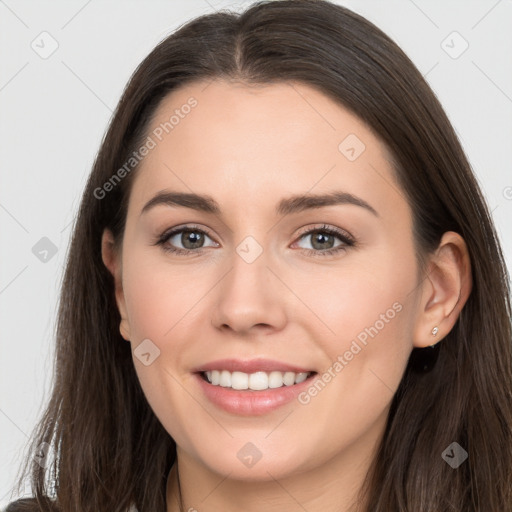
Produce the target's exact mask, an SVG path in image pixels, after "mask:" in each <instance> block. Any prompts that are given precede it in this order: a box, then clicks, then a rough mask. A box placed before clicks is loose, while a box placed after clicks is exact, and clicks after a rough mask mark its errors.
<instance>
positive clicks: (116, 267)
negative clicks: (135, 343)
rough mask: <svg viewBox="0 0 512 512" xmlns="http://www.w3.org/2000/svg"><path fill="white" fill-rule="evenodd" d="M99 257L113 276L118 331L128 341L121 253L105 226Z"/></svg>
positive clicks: (128, 328) (128, 326) (128, 333)
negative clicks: (118, 315) (119, 320)
mask: <svg viewBox="0 0 512 512" xmlns="http://www.w3.org/2000/svg"><path fill="white" fill-rule="evenodd" d="M101 258H102V260H103V263H104V265H105V266H106V267H107V269H108V270H109V271H110V273H111V274H112V276H113V277H114V286H115V296H116V303H117V308H118V310H119V314H120V315H121V323H120V324H119V332H120V333H121V336H122V337H123V338H124V339H125V340H126V341H130V323H129V321H128V315H127V311H126V303H125V299H124V292H123V282H122V261H121V254H120V251H117V250H116V247H115V245H114V236H113V235H112V232H111V231H110V230H109V229H107V228H105V230H104V231H103V235H102V237H101Z"/></svg>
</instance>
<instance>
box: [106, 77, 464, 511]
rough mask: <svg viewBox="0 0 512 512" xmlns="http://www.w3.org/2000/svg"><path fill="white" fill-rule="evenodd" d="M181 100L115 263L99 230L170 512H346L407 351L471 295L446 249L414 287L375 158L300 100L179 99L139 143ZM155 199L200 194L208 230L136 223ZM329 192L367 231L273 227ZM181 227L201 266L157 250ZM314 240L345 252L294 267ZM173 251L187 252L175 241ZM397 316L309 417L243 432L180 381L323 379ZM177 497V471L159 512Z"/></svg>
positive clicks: (357, 127) (407, 218) (300, 411)
mask: <svg viewBox="0 0 512 512" xmlns="http://www.w3.org/2000/svg"><path fill="white" fill-rule="evenodd" d="M191 96H193V97H194V98H196V100H197V102H198V105H197V106H196V107H195V108H194V109H193V110H192V111H191V112H190V114H188V115H187V116H184V118H183V119H181V120H180V122H179V124H177V125H176V126H175V128H174V129H173V130H172V131H170V132H169V134H168V135H166V136H165V137H164V138H163V139H162V141H161V142H159V143H158V144H157V146H156V147H155V148H154V149H153V150H151V151H150V153H149V154H148V155H147V156H146V158H145V159H144V161H143V163H142V166H141V167H140V168H139V169H138V170H137V175H136V176H135V181H134V183H133V188H132V191H131V195H130V200H129V205H128V213H127V222H126V228H125V234H124V239H123V243H122V247H121V250H120V251H119V252H116V251H115V249H114V246H113V239H112V235H111V233H110V232H109V230H105V232H104V235H103V240H102V256H103V261H104V263H105V265H106V266H107V268H108V269H109V270H110V272H111V273H112V274H113V276H114V278H115V283H116V299H117V305H118V308H119V311H120V314H121V319H122V320H121V324H120V332H121V334H122V336H123V337H124V339H126V340H127V341H130V343H131V344H132V349H135V348H136V347H137V346H138V345H139V344H140V343H141V341H142V340H144V339H146V338H149V339H150V340H151V341H152V342H153V343H154V344H155V345H156V346H157V347H158V348H159V350H160V356H159V357H157V358H156V359H155V360H154V362H153V363H152V364H150V365H148V366H145V365H144V364H142V363H141V361H140V360H139V359H138V358H137V357H135V356H134V358H133V360H134V365H135V368H136V371H137V375H138V377H139V380H140V384H141V386H142V389H143V390H144V393H145V395H146V397H147V399H148V401H149V403H150V405H151V407H152V409H153V410H154V412H155V414H156V415H157V417H158V418H159V420H160V421H161V423H162V424H163V426H164V427H165V429H166V430H167V431H168V432H169V434H170V435H171V436H172V437H173V439H174V440H175V441H176V443H177V447H178V464H179V474H180V482H181V490H182V495H183V500H184V510H189V509H190V508H193V509H196V510H198V511H199V512H211V511H218V510H223V511H228V512H229V511H234V510H245V511H249V512H251V511H260V510H262V509H264V510H266V511H274V510H276V511H277V510H279V511H280V512H282V511H283V510H286V511H295V510H304V509H306V510H308V511H310V512H312V511H320V510H321V511H322V512H327V511H335V510H336V511H338V512H339V511H348V510H354V508H352V509H351V508H350V506H351V504H352V503H353V502H354V500H355V497H356V492H357V490H358V489H359V488H360V486H361V484H362V481H363V478H364V476H365V473H366V471H367V470H368V467H369V464H370V463H371V461H372V459H373V458H374V455H375V450H376V447H377V446H378V442H379V441H380V439H381V436H382V433H383V431H384V427H385V422H386V418H387V414H388V411H389V406H390V403H391V400H392V398H393V394H394V393H395V391H396V389H397V388H398V385H399V383H400V380H401V378H402V375H403V373H404V370H405V367H406V364H407V359H408V357H409V354H410V352H411V350H412V349H413V347H426V346H429V345H431V344H433V343H436V342H438V341H440V340H442V338H443V337H444V336H446V334H447V333H448V332H449V331H450V330H451V329H452V327H453V325H454V323H455V322H456V320H457V317H458V315H459V312H460V310H461V309H462V307H463V305H464V303H465V302H466V299H467V297H468V295H469V293H470V289H471V282H470V263H469V257H468V252H467V248H466V245H465V243H464V240H463V239H462V238H461V237H460V236H459V235H458V234H456V233H453V232H447V233H445V234H444V236H443V238H442V240H441V243H440V245H439V248H438V250H437V251H436V252H435V253H434V254H432V255H430V256H429V260H428V261H429V264H428V271H427V273H426V275H423V276H419V275H418V267H417V263H416V258H415V250H414V244H413V238H412V214H411V209H410V206H409V205H408V203H407V201H406V200H405V197H404V195H403V194H402V192H401V191H400V188H399V186H398V184H397V183H396V181H395V179H394V174H393V169H392V167H391V164H390V163H389V161H388V160H389V155H388V153H387V151H386V148H385V147H384V145H383V144H382V143H381V142H380V141H379V140H378V139H377V138H376V137H375V136H374V135H373V134H372V132H371V131H370V130H369V129H368V128H367V127H366V125H365V124H364V123H363V122H362V121H360V120H359V119H358V118H357V117H355V116H353V115H352V114H351V113H349V112H348V111H347V110H345V109H344V108H342V107H340V106H339V105H338V104H336V103H334V102H333V101H332V100H331V99H329V98H328V97H326V96H325V95H323V94H322V93H320V92H319V91H317V90H315V89H314V88H311V87H309V86H306V85H304V84H297V83H281V84H273V85H270V86H269V85H266V86H259V87H254V86H252V87H251V86H248V85H244V84H242V83H238V82H227V81H214V82H212V83H209V84H208V83H206V82H196V83H193V84H188V85H187V86H185V87H183V88H181V89H179V90H176V91H173V93H171V94H170V95H169V96H167V97H166V98H165V99H164V101H163V102H162V103H161V105H160V107H159V109H158V111H157V113H156V117H155V118H154V120H153V122H152V126H151V128H150V131H151V130H153V129H154V128H155V127H157V126H158V125H159V124H160V123H161V122H165V121H166V120H168V118H169V116H170V114H172V112H173V111H174V110H175V109H176V108H180V107H181V106H182V105H184V104H185V103H186V102H187V100H188V99H189V98H190V97H191ZM148 133H149V131H148ZM349 134H356V135H357V137H358V138H359V139H360V140H361V141H363V143H364V144H365V146H366V148H365V150H364V151H363V152H362V153H361V155H360V156H359V157H358V158H356V159H355V160H354V161H349V160H348V159H347V158H346V156H345V155H344V154H342V152H340V150H339V149H338V145H339V144H340V142H341V141H343V140H344V139H345V137H347V136H348V135H349ZM163 189H168V190H173V191H180V192H194V193H200V194H208V195H210V196H211V197H212V198H214V199H215V200H216V201H217V202H218V203H219V205H220V207H221V210H222V212H221V214H220V215H214V214H211V213H204V212H200V211H196V210H193V209H190V208H184V207H177V206H169V205H159V206H156V207H154V208H152V209H150V210H149V211H147V212H146V213H144V214H143V215H141V210H142V208H143V206H144V205H145V204H146V203H147V202H148V201H149V200H150V199H151V198H152V197H153V196H154V195H155V194H156V193H158V192H159V191H161V190H163ZM333 190H343V191H346V192H349V193H351V194H354V195H356V196H358V197H360V198H362V199H364V200H365V201H366V202H367V203H369V204H370V205H371V206H372V207H373V208H374V209H375V210H376V211H377V212H378V216H375V215H373V214H372V213H371V212H369V211H367V210H366V209H364V208H361V207H359V206H356V205H352V204H344V205H332V206H327V207H322V208H318V209H312V210H306V211H303V212H299V213H293V214H290V215H288V216H278V215H276V213H275V211H274V208H275V205H276V204H277V203H278V202H279V201H280V200H281V199H282V198H285V197H288V196H290V195H292V194H302V193H325V192H329V191H333ZM190 223H194V224H197V225H199V227H201V228H204V229H207V230H209V231H210V233H211V236H209V235H208V236H205V239H204V243H203V246H204V247H205V248H204V249H203V252H202V253H201V254H196V253H193V252H192V251H194V250H196V251H197V249H189V250H190V251H191V255H190V256H182V255H175V254H172V253H168V252H165V251H164V250H163V248H162V246H159V245H153V244H154V242H155V240H156V239H157V238H158V236H159V235H161V234H162V233H163V232H164V231H166V230H168V229H169V228H172V227H175V226H181V225H184V224H185V225H186V224H190ZM323 224H326V225H328V226H332V227H337V228H339V229H341V230H345V231H346V232H348V233H349V234H350V235H351V236H352V237H353V238H354V239H355V240H356V245H355V246H352V247H347V248H346V250H344V251H341V252H339V253H337V254H334V255H331V256H321V255H320V256H315V255H312V254H308V253H307V249H310V250H312V251H315V250H316V252H321V251H322V248H321V247H320V248H318V247H319V246H318V245H317V246H316V247H317V248H316V249H315V246H314V245H312V244H313V243H314V239H313V238H314V237H313V236H312V235H311V234H309V235H307V234H306V235H301V234H302V233H303V232H304V231H305V230H306V228H311V229H314V228H319V227H320V226H322V225H323ZM247 236H252V237H253V238H254V239H255V240H256V241H257V242H258V244H259V245H260V246H261V248H262V250H263V252H262V253H261V255H260V256H259V257H258V258H257V259H256V260H255V261H253V262H252V263H250V264H249V263H247V262H246V261H245V260H244V259H243V258H241V257H240V256H239V254H238V253H237V252H236V248H237V246H238V245H239V244H240V243H241V242H242V240H244V239H245V237H247ZM171 240H172V241H168V242H167V244H168V245H169V244H171V243H174V245H175V246H176V247H179V248H182V249H183V248H189V247H191V245H190V244H189V245H187V246H184V245H182V239H181V235H178V236H174V237H173V238H172V239H171ZM324 243H325V242H324ZM327 244H331V245H328V247H327V246H324V247H326V248H331V247H332V246H338V245H340V244H341V245H343V242H342V241H341V240H339V239H337V238H333V239H331V240H330V241H328V242H327ZM192 247H193V246H192ZM397 302H398V303H399V304H400V305H401V306H402V309H401V311H400V312H399V313H397V314H396V315H395V316H394V318H393V319H391V320H389V321H388V322H386V323H385V326H384V328H382V329H380V330H379V332H378V334H377V335H376V336H375V337H374V338H369V341H368V343H367V345H366V346H364V347H363V348H362V350H361V351H360V352H359V353H358V354H357V355H356V356H354V357H353V359H352V360H351V361H350V362H348V364H347V365H346V366H345V367H344V368H343V370H342V371H341V372H339V373H338V374H336V377H335V378H332V380H331V381H330V382H329V383H328V384H327V385H326V386H325V387H324V389H322V390H321V392H319V393H318V394H317V395H316V396H315V397H312V398H311V400H310V402H309V403H307V404H305V405H304V404H301V403H299V402H298V401H295V400H294V401H293V402H291V403H289V404H287V405H285V406H283V407H280V408H278V409H277V410H275V411H273V412H271V413H268V414H264V415H260V416H253V417H243V416H239V415H235V414H231V413H227V412H225V411H223V410H221V409H219V408H217V407H216V406H215V405H213V404H212V403H211V402H209V401H208V400H207V399H206V397H205V396H204V395H203V394H202V393H201V390H200V388H199V387H198V384H197V382H196V381H195V379H194V378H193V376H192V374H191V370H192V368H194V367H196V366H198V365H200V364H204V363H206V362H210V361H213V360H216V359H220V358H224V357H238V358H245V359H251V358H256V357H268V358H270V359H277V360H281V361H287V362H289V363H293V364H297V365H299V366H302V367H307V368H311V369H314V370H316V371H317V372H318V373H319V374H322V372H324V371H326V370H327V369H328V368H329V367H332V366H333V363H334V362H335V361H336V359H337V357H338V355H340V354H341V355H342V354H344V353H345V352H346V351H347V350H348V349H349V348H350V345H351V343H352V341H353V340H354V339H355V338H356V337H357V335H358V334H360V333H361V332H362V331H364V329H365V328H366V327H369V326H372V325H375V323H376V321H377V320H379V318H380V315H381V314H383V313H385V312H386V311H387V310H389V309H390V308H392V305H393V304H394V303H397ZM435 326H437V327H438V329H439V333H438V334H437V336H435V337H434V336H433V335H432V333H431V331H432V329H433V327H435ZM248 442H251V443H253V444H254V445H255V446H256V447H257V449H258V450H259V451H260V452H261V454H262V457H261V459H260V460H259V461H258V462H257V463H256V464H255V465H254V466H252V467H249V468H248V467H246V466H245V465H244V464H242V463H241V462H240V460H239V458H238V457H237V452H238V451H239V450H240V449H241V447H242V446H244V445H245V444H246V443H248ZM176 491H177V486H176V468H175V467H174V468H173V470H172V471H171V473H170V474H169V479H168V488H167V504H168V505H167V510H168V512H174V511H178V510H179V508H178V505H177V501H176Z"/></svg>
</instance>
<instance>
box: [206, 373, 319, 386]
mask: <svg viewBox="0 0 512 512" xmlns="http://www.w3.org/2000/svg"><path fill="white" fill-rule="evenodd" d="M204 373H205V374H206V378H207V379H208V382H210V384H213V385H214V386H222V387H224V388H232V389H237V390H242V389H252V390H253V391H262V390H265V389H269V388H270V389H274V388H280V387H282V386H283V385H284V386H293V385H294V384H299V383H301V382H304V381H305V380H306V379H307V378H308V377H309V375H311V372H301V373H294V372H277V371H274V372H269V373H267V372H256V373H251V374H248V373H244V372H233V373H231V372H228V371H227V370H222V371H219V370H212V371H208V372H204Z"/></svg>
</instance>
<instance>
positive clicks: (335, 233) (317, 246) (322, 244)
mask: <svg viewBox="0 0 512 512" xmlns="http://www.w3.org/2000/svg"><path fill="white" fill-rule="evenodd" d="M308 237H309V238H310V239H311V246H312V247H313V249H308V248H306V249H304V250H305V251H306V253H307V254H310V255H312V256H328V255H333V254H336V253H338V252H341V251H346V250H347V248H349V247H353V246H354V245H355V240H354V239H353V237H352V236H350V235H349V234H348V233H346V232H345V231H342V230H340V229H338V228H334V227H331V226H326V225H325V224H324V225H323V226H320V227H316V228H313V229H309V230H308V231H305V232H303V233H302V234H301V236H300V239H301V240H302V239H307V238H308ZM336 238H337V239H338V240H339V241H340V243H339V244H338V245H333V244H334V243H335V240H336Z"/></svg>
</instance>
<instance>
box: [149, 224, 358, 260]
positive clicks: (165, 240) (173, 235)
mask: <svg viewBox="0 0 512 512" xmlns="http://www.w3.org/2000/svg"><path fill="white" fill-rule="evenodd" d="M307 237H310V238H311V246H312V247H313V248H312V249H308V248H303V250H304V251H305V252H306V253H307V254H308V255H311V256H328V255H334V254H336V253H339V252H341V251H346V250H347V249H348V248H349V247H353V246H354V245H355V240H354V238H353V237H352V236H351V235H349V234H348V233H347V232H345V231H342V230H340V229H338V228H334V227H331V226H327V225H325V224H324V225H322V226H318V227H315V228H313V229H309V230H307V231H303V232H302V234H301V235H300V237H299V239H300V240H302V239H306V238H307ZM206 239H210V240H211V241H212V242H213V243H212V244H210V245H209V246H205V245H204V243H205V240H206ZM336 239H338V240H339V241H340V243H339V244H338V245H333V244H334V243H335V241H336ZM179 244H181V247H179ZM154 245H160V246H161V247H162V249H163V250H164V251H166V252H170V253H174V254H177V255H182V256H191V255H193V254H198V253H202V252H203V250H204V249H205V248H206V247H218V246H219V244H218V243H217V242H215V241H213V240H212V238H211V237H210V236H209V234H208V231H207V230H205V229H203V228H200V227H198V226H195V225H188V226H178V227H176V228H172V229H171V230H168V231H165V232H164V233H163V234H162V235H160V236H159V237H158V239H157V240H156V242H155V243H154Z"/></svg>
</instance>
